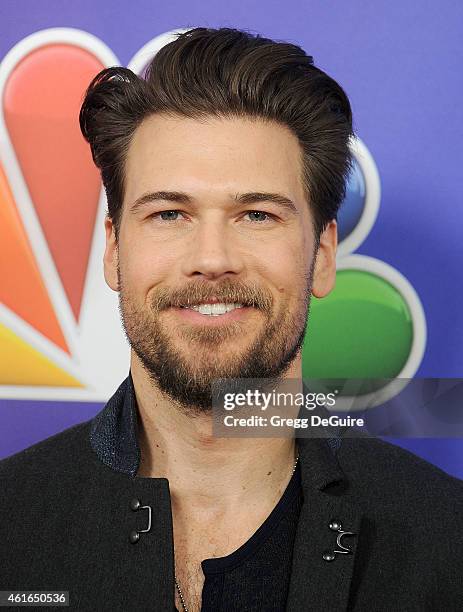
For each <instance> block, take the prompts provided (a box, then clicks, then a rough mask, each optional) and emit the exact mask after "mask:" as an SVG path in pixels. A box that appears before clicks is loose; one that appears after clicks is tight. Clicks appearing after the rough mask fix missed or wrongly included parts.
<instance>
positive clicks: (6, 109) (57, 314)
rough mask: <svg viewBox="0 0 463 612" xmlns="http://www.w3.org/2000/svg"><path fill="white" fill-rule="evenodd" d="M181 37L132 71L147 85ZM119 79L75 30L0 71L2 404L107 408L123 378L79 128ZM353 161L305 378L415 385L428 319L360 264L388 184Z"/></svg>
mask: <svg viewBox="0 0 463 612" xmlns="http://www.w3.org/2000/svg"><path fill="white" fill-rule="evenodd" d="M179 31H181V30H176V31H175V32H179ZM175 32H166V33H164V34H162V35H160V36H158V37H156V38H154V39H153V40H151V41H150V42H149V43H147V44H146V45H145V46H144V47H142V49H140V50H139V51H138V52H137V53H136V55H135V56H134V57H133V58H132V60H131V61H130V62H129V64H128V67H129V68H130V69H131V70H133V71H134V72H137V73H140V72H141V71H142V69H143V68H144V67H145V65H146V64H147V63H148V62H149V60H150V59H151V58H152V57H153V55H154V54H155V53H156V52H157V51H158V50H159V49H160V48H161V47H162V46H163V45H165V44H166V43H167V42H169V41H170V40H172V39H173V38H174V34H175ZM114 65H120V62H119V60H118V59H117V57H116V56H115V55H114V54H113V52H112V51H111V50H110V49H109V48H108V47H107V46H106V45H105V44H104V43H103V42H102V41H101V40H99V39H98V38H96V37H95V36H93V35H91V34H89V33H86V32H83V31H80V30H75V29H70V28H52V29H48V30H42V31H39V32H36V33H34V34H32V35H31V36H28V37H27V38H25V39H23V40H22V41H20V42H19V43H18V44H17V45H16V46H15V47H13V49H11V51H10V52H9V53H8V54H7V56H6V57H5V58H4V59H3V61H2V62H1V64H0V93H1V112H0V273H1V278H2V284H1V287H0V397H3V398H26V399H27V398H31V399H48V400H54V399H56V400H58V399H59V400H66V399H68V400H92V401H105V400H106V399H107V398H108V397H109V396H110V395H111V394H112V393H113V392H114V390H115V388H116V387H117V386H118V384H119V383H120V381H121V380H122V379H123V378H125V376H126V375H127V372H128V367H129V350H128V346H127V343H126V340H125V338H124V334H123V332H122V328H121V324H120V321H119V313H118V308H117V295H116V294H115V293H114V292H112V291H111V290H110V289H109V288H108V287H107V286H106V284H105V282H104V278H103V264H102V257H103V250H104V229H103V221H104V215H105V210H106V199H105V194H104V191H103V190H102V186H101V181H100V176H99V173H98V171H97V169H96V168H95V166H94V164H93V161H92V159H91V154H90V150H89V147H88V145H87V143H86V142H85V141H84V139H83V138H82V135H81V134H80V130H79V124H78V113H79V109H80V105H81V103H82V98H83V94H84V92H85V89H86V87H87V86H88V84H89V82H90V81H91V79H92V78H93V76H95V74H96V73H97V72H99V71H100V70H101V69H102V68H104V67H106V66H114ZM58 84H59V87H58V86H57V85H58ZM352 149H353V153H354V156H355V160H356V163H355V169H354V172H353V173H352V176H351V177H350V180H349V186H348V190H347V194H346V199H345V202H344V203H343V205H342V207H341V211H340V215H339V219H338V236H339V247H338V259H337V268H338V274H337V281H336V287H335V289H334V290H333V292H332V293H331V294H330V295H329V296H328V297H326V298H323V300H317V299H316V298H313V299H312V305H311V309H310V324H309V327H308V329H309V330H310V332H309V333H308V334H307V338H306V342H305V344H304V347H303V376H304V378H317V377H320V378H328V377H340V378H342V377H344V378H349V377H352V378H361V377H384V378H392V377H395V376H400V377H412V376H413V375H414V373H415V372H416V370H417V369H418V367H419V365H420V362H421V359H422V357H423V353H424V349H425V345H426V323H425V317H424V313H423V308H422V306H421V302H420V300H419V298H418V296H417V294H416V292H415V291H414V289H413V287H412V286H411V285H410V283H409V282H408V281H407V280H406V279H405V277H404V276H402V275H401V274H400V273H399V272H398V271H397V270H395V269H394V268H392V267H391V266H389V265H388V264H386V263H384V262H381V261H379V260H377V259H374V258H371V257H366V256H363V255H358V254H353V252H354V251H355V250H356V249H357V248H358V247H359V246H360V245H361V243H362V242H363V241H364V240H365V238H366V237H367V235H368V234H369V232H370V231H371V230H372V228H373V225H374V222H375V219H376V216H377V213H378V209H379V203H380V182H379V176H378V172H377V170H376V166H375V163H374V161H373V159H372V157H371V155H370V154H369V152H368V150H367V148H366V146H365V145H364V144H363V143H362V142H361V141H360V140H358V139H356V140H355V141H353V143H352Z"/></svg>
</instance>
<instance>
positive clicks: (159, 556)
mask: <svg viewBox="0 0 463 612" xmlns="http://www.w3.org/2000/svg"><path fill="white" fill-rule="evenodd" d="M297 444H298V448H299V457H300V466H301V478H302V488H303V495H304V504H303V506H302V510H301V514H300V519H299V524H298V527H297V534H296V539H295V544H294V553H293V565H292V573H291V581H290V587H289V594H288V601H287V608H286V611H287V612H305V611H310V612H319V611H327V612H328V611H329V612H337V611H341V610H343V611H345V610H355V611H365V612H372V611H373V612H382V611H384V612H394V611H397V612H398V611H400V612H412V611H413V612H425V611H430V610H433V611H436V610H445V611H449V610H450V611H457V610H461V609H463V536H462V526H461V518H462V516H463V481H461V480H458V479H457V478H454V477H452V476H449V475H448V474H446V473H445V472H443V471H442V470H440V469H438V468H437V467H434V466H433V465H431V464H429V463H427V462H426V461H424V460H422V459H419V458H418V457H416V456H414V455H413V454H411V453H409V452H408V451H405V450H403V449H401V448H399V447H396V446H394V445H392V444H389V443H387V442H384V441H381V440H379V439H376V438H367V437H362V436H360V437H357V438H343V439H342V442H341V443H340V440H337V439H331V440H329V441H327V440H326V439H302V438H300V439H298V440H297ZM139 461H140V451H139V447H138V442H137V409H136V404H135V399H134V394H133V387H132V382H131V377H130V376H129V377H128V378H127V379H126V380H125V381H124V382H123V383H122V385H121V386H120V387H119V389H118V390H117V391H116V393H115V394H114V396H113V397H112V398H111V399H110V400H109V402H108V403H107V404H106V406H105V407H104V409H103V410H102V411H101V412H100V413H99V414H98V415H96V417H95V418H94V419H92V420H90V421H87V422H85V423H81V424H79V425H76V426H74V427H71V428H69V429H67V430H65V431H63V432H61V433H59V434H57V435H55V436H52V437H51V438H48V439H47V440H44V441H42V442H40V443H38V444H35V445H34V446H31V447H30V448H28V449H26V450H24V451H22V452H20V453H17V454H16V455H14V456H12V457H9V458H7V459H4V460H3V461H0V590H8V589H9V590H15V591H19V590H29V591H32V590H39V591H46V590H49V591H52V590H53V591H59V590H63V591H69V593H70V607H71V609H76V610H89V611H90V610H91V611H95V610H108V611H109V610H111V611H124V612H126V611H130V610H150V611H155V612H158V611H159V612H164V611H167V612H171V611H172V610H174V556H173V536H172V516H171V504H170V494H169V483H168V480H167V479H166V478H140V477H136V472H137V469H138V465H139ZM132 500H138V501H139V502H140V503H141V505H144V506H150V507H151V508H152V524H151V528H150V530H149V531H148V532H144V533H140V532H141V531H142V530H143V529H146V528H147V526H148V525H147V523H148V513H149V510H147V509H140V510H138V511H134V510H132V509H131V505H130V504H131V502H132ZM333 522H334V523H338V524H337V525H333ZM330 525H331V527H330ZM336 529H338V531H337V530H336ZM339 529H340V530H342V531H349V532H353V534H354V535H341V532H340V531H339ZM134 531H135V532H137V531H138V532H139V533H140V535H139V537H138V540H137V541H136V542H135V543H132V542H131V534H132V532H134ZM132 539H135V540H136V539H137V538H136V537H135V538H134V537H132ZM343 549H348V550H350V551H351V552H338V553H335V552H333V551H335V550H341V551H342V550H343ZM333 557H334V559H333ZM330 559H332V560H330ZM50 609H51V608H50ZM227 609H228V610H230V609H232V608H231V607H228V608H227ZM218 612H219V611H218ZM239 612H242V611H239Z"/></svg>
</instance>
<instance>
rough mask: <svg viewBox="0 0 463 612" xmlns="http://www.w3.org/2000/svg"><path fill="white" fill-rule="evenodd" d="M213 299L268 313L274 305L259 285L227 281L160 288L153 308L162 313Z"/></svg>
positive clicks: (154, 299)
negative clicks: (169, 309) (175, 287)
mask: <svg viewBox="0 0 463 612" xmlns="http://www.w3.org/2000/svg"><path fill="white" fill-rule="evenodd" d="M211 298H217V300H218V301H219V302H225V303H235V304H243V305H244V306H252V307H254V308H259V309H260V310H264V311H266V312H269V311H270V310H271V309H272V305H273V297H272V295H271V293H270V292H267V291H265V290H263V289H262V288H261V287H259V286H258V285H257V284H251V285H250V286H248V285H245V284H243V283H236V282H231V281H225V282H223V283H220V284H211V283H210V282H197V283H194V284H193V283H192V284H189V285H185V287H182V288H181V289H180V288H179V289H174V290H172V289H167V288H164V287H163V288H160V289H159V290H157V291H156V294H155V296H154V297H153V300H152V306H153V309H154V310H156V311H160V310H164V309H166V308H171V307H174V308H180V307H182V306H188V305H190V306H194V305H196V304H201V303H202V302H205V301H207V300H210V299H211Z"/></svg>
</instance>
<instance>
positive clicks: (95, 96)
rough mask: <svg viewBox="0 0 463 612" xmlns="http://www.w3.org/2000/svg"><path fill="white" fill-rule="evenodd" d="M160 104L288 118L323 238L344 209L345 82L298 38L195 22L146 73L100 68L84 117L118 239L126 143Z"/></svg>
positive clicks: (199, 114)
mask: <svg viewBox="0 0 463 612" xmlns="http://www.w3.org/2000/svg"><path fill="white" fill-rule="evenodd" d="M155 113H167V114H169V115H172V114H173V115H180V116H184V117H189V118H204V117H207V116H215V117H224V118H226V117H257V118H262V119H265V120H273V121H276V122H278V123H279V124H282V125H284V126H286V127H288V128H289V129H290V130H291V131H292V132H293V134H295V136H296V137H297V138H298V141H299V144H300V147H301V155H302V157H301V161H302V164H301V167H302V174H303V176H302V177H301V180H302V182H303V186H304V192H305V195H306V199H307V202H308V204H309V206H310V207H311V211H312V216H313V220H314V223H313V225H314V233H315V237H316V240H317V242H318V239H319V236H320V233H321V232H322V231H323V229H324V228H325V227H326V225H327V223H328V222H329V221H330V220H332V219H336V218H337V212H338V209H339V206H340V204H341V202H342V201H343V199H344V196H345V189H346V182H347V178H348V176H349V172H350V170H351V167H352V154H351V150H350V146H349V140H350V137H351V136H352V135H353V133H352V112H351V107H350V104H349V100H348V98H347V96H346V94H345V92H344V90H343V89H342V88H341V86H340V85H339V84H338V83H337V82H336V81H335V80H334V79H332V78H331V77H330V76H328V75H327V74H326V73H325V72H323V71H322V70H320V69H319V68H317V67H315V66H314V63H313V58H312V57H311V56H310V55H307V54H306V53H305V51H304V50H303V49H301V48H300V47H298V46H297V45H293V44H289V43H286V42H276V41H273V40H270V39H268V38H263V37H261V36H259V35H253V34H250V33H247V32H243V31H240V30H236V29H231V28H219V29H211V28H194V29H192V30H189V31H187V32H183V33H181V34H179V35H177V38H176V39H175V40H173V41H172V42H170V43H168V44H167V45H165V46H164V47H162V48H161V49H160V50H159V51H158V52H157V53H156V55H155V56H154V58H153V59H152V60H151V62H150V63H149V64H148V66H147V67H146V68H145V70H144V71H143V74H142V76H141V77H140V76H138V75H136V74H135V73H134V72H132V71H131V70H129V69H128V68H123V67H111V68H105V69H104V70H102V71H101V72H99V73H98V74H97V75H96V77H95V78H94V79H93V80H92V82H91V83H90V85H89V87H88V89H87V91H86V94H85V98H84V101H83V104H82V107H81V110H80V116H79V122H80V128H81V131H82V134H83V135H84V138H85V139H86V140H87V142H88V143H89V144H90V147H91V151H92V157H93V160H94V162H95V164H96V165H97V167H98V168H99V169H100V172H101V177H102V181H103V185H104V188H105V191H106V197H107V201H108V216H109V217H110V218H111V219H112V221H113V224H114V226H115V231H116V238H117V234H118V230H119V225H120V218H121V208H122V202H123V199H124V189H125V187H124V183H125V180H124V179H125V176H124V169H125V160H126V155H127V151H128V147H129V145H130V142H131V139H132V137H133V135H134V132H135V130H136V129H137V127H138V126H139V125H140V123H141V122H142V121H143V120H144V119H145V118H146V117H148V116H150V115H152V114H155Z"/></svg>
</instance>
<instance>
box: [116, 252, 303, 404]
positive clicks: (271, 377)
mask: <svg viewBox="0 0 463 612" xmlns="http://www.w3.org/2000/svg"><path fill="white" fill-rule="evenodd" d="M314 264H315V257H314V258H313V260H312V264H311V267H310V270H308V271H307V270H306V271H305V273H303V274H301V277H300V278H298V279H297V281H298V282H297V283H296V286H298V287H300V293H299V295H298V296H297V300H296V304H295V306H294V307H293V309H292V311H291V309H290V308H289V304H288V298H286V300H282V301H281V303H280V305H279V306H278V311H277V312H276V313H275V312H274V299H273V296H272V294H271V293H270V292H269V291H267V290H266V289H264V288H262V287H259V286H257V285H245V284H243V283H241V282H239V281H234V282H232V281H230V280H229V279H227V280H226V281H224V282H222V283H220V284H211V283H210V282H196V283H195V284H190V285H187V286H185V287H183V288H181V289H178V290H168V289H165V288H160V289H157V290H153V291H152V296H150V299H149V301H148V302H145V303H144V306H140V305H139V304H138V303H137V302H136V301H135V300H134V299H133V295H132V294H131V293H130V292H129V291H127V290H126V288H125V285H124V278H123V275H122V274H121V270H120V268H119V266H118V270H117V273H118V280H119V311H120V315H121V321H122V325H123V328H124V331H125V335H126V337H127V340H128V342H129V344H130V346H131V348H132V349H133V351H134V352H135V354H136V355H137V357H138V358H139V360H140V362H141V364H142V366H143V368H144V370H145V371H146V373H147V374H148V376H149V378H150V380H151V382H152V384H154V386H155V388H158V389H159V390H161V392H162V393H163V394H165V395H166V396H167V397H168V398H169V400H170V401H172V402H173V403H175V404H176V405H177V406H178V407H179V408H180V409H182V410H183V411H184V412H185V413H187V414H188V415H189V416H200V415H202V414H205V413H209V412H211V411H212V405H213V399H212V398H213V394H214V397H215V394H216V393H218V394H219V395H220V393H223V392H224V391H223V389H224V388H225V387H223V388H222V387H221V386H220V385H221V380H220V379H227V383H226V390H227V392H230V391H232V387H231V386H230V382H231V383H233V382H236V383H237V384H238V385H239V384H240V383H241V382H242V381H240V380H236V379H250V378H251V379H253V378H256V379H267V382H270V381H272V382H273V381H278V380H280V379H281V378H282V377H283V375H284V374H285V373H286V372H287V370H288V369H289V367H290V365H291V364H292V362H293V361H294V359H295V358H296V356H297V354H298V353H299V351H300V349H301V347H302V345H303V342H304V337H305V333H306V328H307V322H308V315H309V309H310V298H311V293H312V278H313V270H314ZM212 296H215V297H217V298H218V300H219V302H220V301H221V299H223V300H224V301H228V302H235V303H240V304H243V305H246V306H253V307H254V308H255V309H256V310H257V311H258V312H259V313H261V314H262V315H263V318H262V317H261V316H259V319H262V320H259V321H258V322H257V325H258V327H259V331H258V333H257V334H255V338H254V340H253V341H252V342H250V344H249V346H247V348H245V349H243V348H238V347H237V346H235V344H236V343H235V342H234V340H236V339H240V341H239V343H238V344H240V345H241V343H242V338H243V332H245V333H246V334H247V335H248V334H250V333H253V332H252V331H251V332H250V331H249V329H250V325H251V323H250V321H249V320H245V321H231V322H229V323H227V324H224V325H220V326H214V327H212V326H209V325H207V323H206V324H205V325H200V324H190V323H185V322H183V323H181V324H178V325H176V326H175V331H174V332H169V330H168V329H166V325H164V324H163V322H162V320H161V319H162V317H163V316H165V315H163V312H165V311H166V310H168V309H169V308H170V307H172V306H173V307H179V306H182V305H185V304H188V303H198V302H201V301H204V300H207V299H208V298H210V297H212ZM147 304H149V305H148V306H147ZM168 316H169V315H168ZM249 316H252V320H253V321H256V315H255V314H252V315H251V314H250V315H249ZM172 328H174V326H172ZM174 334H178V335H179V336H180V337H181V339H182V340H183V342H187V343H188V347H187V348H186V349H182V348H181V347H179V339H178V338H174ZM188 353H189V354H188ZM230 379H233V380H232V381H230ZM213 382H214V385H213ZM238 388H239V387H238V386H237V387H236V389H238Z"/></svg>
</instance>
